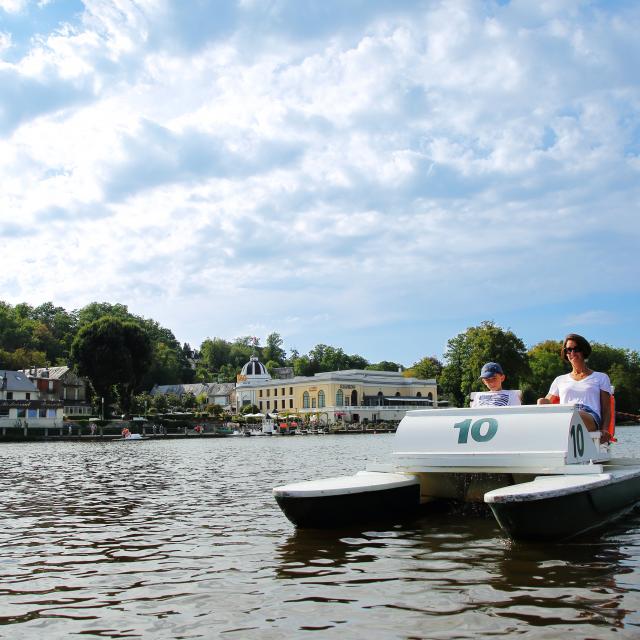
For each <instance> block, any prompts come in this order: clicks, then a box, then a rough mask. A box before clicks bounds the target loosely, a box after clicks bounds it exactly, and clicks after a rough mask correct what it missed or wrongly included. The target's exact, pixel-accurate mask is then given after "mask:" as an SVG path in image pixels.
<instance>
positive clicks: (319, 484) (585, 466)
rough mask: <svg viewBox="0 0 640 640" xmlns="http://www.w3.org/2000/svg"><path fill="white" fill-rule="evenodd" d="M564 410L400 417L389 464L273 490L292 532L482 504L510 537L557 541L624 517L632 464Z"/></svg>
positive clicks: (637, 497)
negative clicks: (436, 506)
mask: <svg viewBox="0 0 640 640" xmlns="http://www.w3.org/2000/svg"><path fill="white" fill-rule="evenodd" d="M599 437H600V434H599V433H594V434H590V433H589V432H588V431H587V429H586V427H585V425H584V423H583V422H582V420H581V418H580V414H579V412H578V411H577V410H575V409H574V407H573V406H572V405H543V406H518V407H483V408H469V409H426V410H418V411H409V412H407V414H406V416H405V417H404V418H403V419H402V421H401V422H400V425H399V426H398V430H397V432H396V435H395V440H394V449H393V452H392V454H391V462H390V463H386V464H371V465H368V466H367V470H366V471H364V472H359V473H356V474H355V475H353V476H345V477H338V478H329V479H325V480H312V481H307V482H299V483H295V484H289V485H285V486H280V487H275V488H274V489H273V494H274V497H275V499H276V501H277V503H278V505H279V506H280V508H281V509H282V511H283V512H284V513H285V515H286V516H287V518H289V520H291V522H292V523H293V524H294V525H296V526H298V527H300V528H307V527H309V528H332V527H338V526H343V525H346V524H355V523H359V522H365V521H374V520H380V519H384V518H388V517H389V516H391V515H393V516H396V515H398V514H402V513H407V512H411V511H415V510H417V509H418V508H419V507H420V505H423V504H425V503H433V502H445V501H448V502H451V501H453V502H459V503H473V502H483V503H485V504H486V505H488V507H490V509H491V511H492V512H493V515H494V516H495V518H496V520H497V521H498V524H499V525H500V527H501V528H502V529H503V531H504V532H505V533H506V534H507V535H508V536H510V537H512V538H514V539H534V540H535V539H538V540H563V539H567V538H571V537H573V536H576V535H579V534H582V533H584V532H586V531H589V530H591V529H596V528H599V527H602V526H603V525H605V524H606V523H608V522H610V521H611V520H614V519H615V518H617V517H619V516H621V515H622V514H624V513H625V512H627V511H629V510H631V509H633V507H634V506H636V504H638V502H639V501H640V461H638V460H635V459H622V458H619V459H616V458H612V457H611V456H610V452H609V446H608V445H601V444H600V442H599Z"/></svg>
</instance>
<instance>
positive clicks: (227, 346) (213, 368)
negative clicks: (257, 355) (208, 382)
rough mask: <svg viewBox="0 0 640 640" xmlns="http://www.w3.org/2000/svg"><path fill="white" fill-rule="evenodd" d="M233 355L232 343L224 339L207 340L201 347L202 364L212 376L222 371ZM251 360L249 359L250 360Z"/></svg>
mask: <svg viewBox="0 0 640 640" xmlns="http://www.w3.org/2000/svg"><path fill="white" fill-rule="evenodd" d="M230 355H231V343H229V342H227V341H226V340H223V339H222V338H213V340H212V339H211V338H207V339H206V340H205V341H204V342H203V343H202V345H200V363H199V364H201V365H203V366H204V367H205V368H206V369H207V370H208V371H209V373H210V374H211V375H213V374H214V373H216V372H217V371H220V368H221V367H223V366H224V365H225V364H228V363H229V359H230ZM248 359H249V358H247V360H248Z"/></svg>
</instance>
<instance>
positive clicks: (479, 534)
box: [0, 429, 640, 640]
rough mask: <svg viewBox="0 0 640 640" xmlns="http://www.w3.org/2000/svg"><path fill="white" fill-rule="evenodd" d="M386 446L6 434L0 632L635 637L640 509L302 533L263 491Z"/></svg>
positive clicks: (338, 440) (383, 439)
mask: <svg viewBox="0 0 640 640" xmlns="http://www.w3.org/2000/svg"><path fill="white" fill-rule="evenodd" d="M620 431H621V432H622V433H621V440H623V436H627V438H626V446H627V448H628V449H629V448H630V450H631V451H630V452H631V453H640V437H638V436H636V434H635V432H634V431H633V430H632V429H628V430H622V429H621V430H620ZM638 433H639V435H640V431H639V432H638ZM391 442H392V440H391V437H390V436H384V435H376V436H360V435H357V436H323V437H307V438H235V439H225V440H200V441H168V442H156V441H151V442H143V443H137V444H136V445H134V446H131V445H127V444H125V445H123V444H122V443H71V442H69V443H41V444H11V445H4V446H3V447H2V449H0V468H1V469H2V474H0V491H1V494H2V498H3V510H2V515H1V519H2V521H1V523H0V525H1V526H0V638H11V639H12V640H14V639H20V638H34V637H46V638H47V639H56V638H68V637H71V636H75V635H81V636H85V637H93V638H153V639H156V638H158V639H163V638H167V639H169V638H212V637H217V636H221V637H225V638H242V639H245V638H260V639H264V638H266V639H268V638H278V639H280V638H282V637H283V636H284V637H299V636H302V635H309V634H312V635H313V634H315V635H316V636H317V637H322V638H323V639H324V638H334V637H335V638H340V639H341V640H344V639H349V638H358V639H359V638H362V637H363V636H366V637H368V638H370V639H371V640H376V639H387V638H446V639H453V638H476V637H479V636H483V637H484V636H489V637H491V636H496V637H512V636H516V635H517V636H521V637H524V638H526V639H535V640H537V639H545V638H556V637H558V636H559V635H560V634H566V635H568V636H569V637H589V638H596V639H597V638H605V637H607V638H608V637H611V633H613V632H615V634H616V637H617V638H621V639H622V638H637V637H638V636H640V628H639V625H640V616H639V614H638V613H637V612H638V611H639V610H640V606H639V605H640V599H639V597H638V591H639V585H640V570H639V567H640V548H639V547H640V535H639V532H640V515H639V514H631V515H630V516H628V517H627V518H626V519H625V521H624V522H622V523H619V524H618V525H616V526H614V527H612V528H611V529H610V530H609V531H607V532H606V533H605V534H604V535H600V536H594V537H593V538H591V539H586V540H580V541H577V542H574V543H571V544H563V545H535V544H517V543H512V542H510V541H509V540H507V539H505V538H504V536H503V535H502V534H501V533H500V531H499V529H498V527H497V525H496V524H495V522H494V521H493V520H492V519H488V518H480V517H476V516H469V515H464V514H443V513H426V514H424V515H422V516H421V517H418V518H414V519H412V520H407V521H404V522H397V523H395V524H393V525H391V526H390V525H389V523H385V524H384V525H383V526H381V527H380V528H375V527H372V526H371V525H368V526H367V527H366V528H358V527H355V528H351V529H345V530H341V531H330V532H327V531H296V530H295V529H294V528H293V527H292V526H291V525H290V524H289V523H288V522H287V521H286V519H285V518H284V517H283V515H282V514H281V513H280V511H279V509H278V507H277V505H276V504H275V502H274V501H273V499H272V497H271V487H272V486H274V485H276V484H282V483H286V482H289V481H293V480H299V479H307V478H309V479H310V478H316V477H322V476H324V477H326V476H331V475H340V474H345V473H351V472H354V471H357V470H360V469H361V468H363V467H364V466H365V464H366V463H367V461H371V460H373V459H376V458H382V459H383V458H384V457H385V455H386V453H387V452H388V451H389V450H390V448H391ZM623 453H627V454H628V452H623Z"/></svg>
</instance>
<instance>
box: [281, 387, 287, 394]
mask: <svg viewBox="0 0 640 640" xmlns="http://www.w3.org/2000/svg"><path fill="white" fill-rule="evenodd" d="M282 395H283V396H284V395H286V394H285V388H284V387H282Z"/></svg>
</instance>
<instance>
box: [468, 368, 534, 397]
mask: <svg viewBox="0 0 640 640" xmlns="http://www.w3.org/2000/svg"><path fill="white" fill-rule="evenodd" d="M506 377H507V376H506V375H505V373H504V371H503V370H502V367H501V366H500V365H499V364H498V363H497V362H487V363H486V364H485V365H484V366H483V367H482V370H481V371H480V380H482V382H483V383H484V386H485V387H487V389H488V391H479V392H478V393H474V394H473V399H472V401H471V406H472V407H506V406H515V405H519V404H522V400H521V398H520V391H518V390H508V389H503V388H502V383H503V382H504V381H505V378H506Z"/></svg>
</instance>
